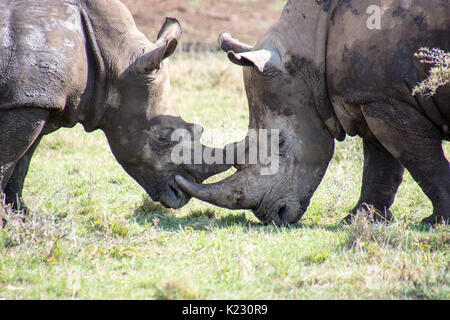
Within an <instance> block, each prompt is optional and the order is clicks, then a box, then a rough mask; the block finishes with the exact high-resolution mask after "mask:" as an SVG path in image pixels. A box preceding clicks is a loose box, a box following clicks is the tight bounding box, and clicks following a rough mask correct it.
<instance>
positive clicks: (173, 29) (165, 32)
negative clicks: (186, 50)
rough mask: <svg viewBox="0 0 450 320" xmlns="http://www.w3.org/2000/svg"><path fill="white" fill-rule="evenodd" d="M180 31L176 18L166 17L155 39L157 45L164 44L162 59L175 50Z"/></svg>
mask: <svg viewBox="0 0 450 320" xmlns="http://www.w3.org/2000/svg"><path fill="white" fill-rule="evenodd" d="M182 33H183V31H182V30H181V25H180V23H179V22H178V20H177V19H175V18H169V17H167V18H166V21H165V22H164V24H163V26H162V27H161V30H159V33H158V40H157V41H156V45H157V46H158V45H159V44H165V45H166V51H165V52H164V57H163V59H165V58H167V57H168V56H170V55H171V54H172V53H173V52H174V51H175V49H176V48H177V44H178V40H179V39H180V37H181V34H182Z"/></svg>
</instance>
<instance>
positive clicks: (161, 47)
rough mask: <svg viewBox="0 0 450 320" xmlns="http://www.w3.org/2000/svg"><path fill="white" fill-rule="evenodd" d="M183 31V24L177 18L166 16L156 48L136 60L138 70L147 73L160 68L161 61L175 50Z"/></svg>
mask: <svg viewBox="0 0 450 320" xmlns="http://www.w3.org/2000/svg"><path fill="white" fill-rule="evenodd" d="M181 33H182V30H181V26H180V23H179V22H178V21H177V19H174V18H166V21H165V22H164V24H163V26H162V27H161V30H160V31H159V33H158V40H157V41H156V43H155V45H156V48H155V49H153V50H151V51H149V52H146V53H144V54H143V55H142V56H140V57H139V58H138V59H137V60H136V62H135V66H136V68H137V70H138V71H139V72H142V73H146V72H149V71H151V70H154V69H157V68H159V65H160V64H161V62H162V61H163V60H164V59H165V58H167V57H169V56H170V55H171V54H172V53H173V52H174V51H175V49H176V47H177V44H178V40H179V39H180V37H181Z"/></svg>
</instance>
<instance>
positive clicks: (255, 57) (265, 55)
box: [228, 49, 280, 72]
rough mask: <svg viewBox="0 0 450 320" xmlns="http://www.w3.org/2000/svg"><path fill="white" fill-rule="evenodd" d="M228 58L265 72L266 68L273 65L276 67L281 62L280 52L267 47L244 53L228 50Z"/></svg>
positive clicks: (238, 63) (241, 64)
mask: <svg viewBox="0 0 450 320" xmlns="http://www.w3.org/2000/svg"><path fill="white" fill-rule="evenodd" d="M228 59H230V61H231V62H233V63H235V64H237V65H240V66H244V67H256V68H257V69H258V70H259V71H260V72H264V70H266V69H268V68H270V67H271V66H275V67H276V66H277V65H278V64H279V63H280V57H279V55H278V53H277V52H274V51H272V50H267V49H261V50H256V51H249V52H242V53H235V52H234V51H228Z"/></svg>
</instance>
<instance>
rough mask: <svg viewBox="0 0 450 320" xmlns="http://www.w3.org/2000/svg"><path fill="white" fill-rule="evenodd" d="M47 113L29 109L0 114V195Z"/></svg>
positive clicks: (12, 110) (38, 132)
mask: <svg viewBox="0 0 450 320" xmlns="http://www.w3.org/2000/svg"><path fill="white" fill-rule="evenodd" d="M48 113H49V112H48V111H47V110H45V109H38V108H29V107H28V108H21V109H11V110H8V111H1V112H0V194H1V193H3V192H4V191H5V189H6V187H7V185H8V182H9V180H10V178H11V176H12V175H13V172H14V168H15V166H16V164H17V162H18V161H19V159H20V158H21V157H22V156H23V155H24V154H25V153H26V152H27V150H28V149H29V148H30V146H31V145H32V144H33V143H34V141H35V140H36V138H37V137H38V136H39V134H40V132H41V131H42V128H43V127H44V125H45V121H46V119H47V117H48Z"/></svg>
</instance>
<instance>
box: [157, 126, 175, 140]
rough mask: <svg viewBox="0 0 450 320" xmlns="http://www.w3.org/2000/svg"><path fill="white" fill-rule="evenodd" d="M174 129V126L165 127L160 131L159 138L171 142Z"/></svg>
mask: <svg viewBox="0 0 450 320" xmlns="http://www.w3.org/2000/svg"><path fill="white" fill-rule="evenodd" d="M172 132H173V129H172V128H163V129H161V130H160V131H159V132H158V140H159V141H161V142H164V143H170V142H171V136H172Z"/></svg>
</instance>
